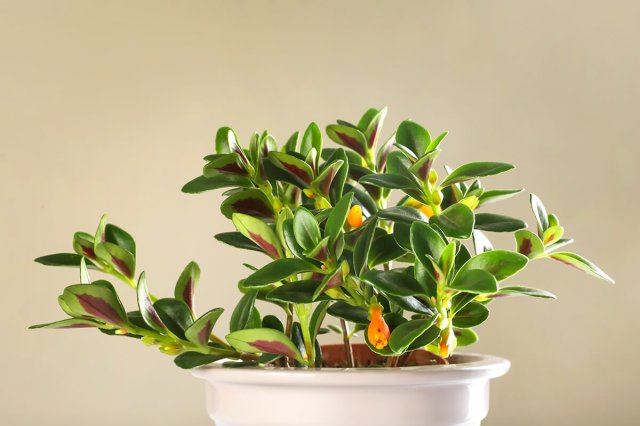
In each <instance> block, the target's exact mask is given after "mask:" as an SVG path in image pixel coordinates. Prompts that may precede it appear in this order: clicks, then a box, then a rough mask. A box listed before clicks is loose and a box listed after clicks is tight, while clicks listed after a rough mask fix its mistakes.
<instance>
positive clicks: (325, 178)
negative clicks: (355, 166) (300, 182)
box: [311, 160, 346, 198]
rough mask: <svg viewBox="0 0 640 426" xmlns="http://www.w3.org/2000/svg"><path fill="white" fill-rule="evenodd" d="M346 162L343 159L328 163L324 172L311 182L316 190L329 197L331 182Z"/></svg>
mask: <svg viewBox="0 0 640 426" xmlns="http://www.w3.org/2000/svg"><path fill="white" fill-rule="evenodd" d="M343 164H344V161H343V160H335V161H333V162H332V163H330V164H328V165H326V166H325V167H324V169H323V170H322V172H321V173H320V174H319V175H318V177H316V178H315V179H314V180H313V182H311V187H312V188H313V189H314V190H316V191H317V192H318V193H319V194H320V195H322V196H323V197H325V198H327V197H329V192H330V190H331V184H332V183H333V180H334V179H335V177H336V176H337V175H338V172H339V170H340V169H341V168H342V166H343ZM345 167H346V166H345Z"/></svg>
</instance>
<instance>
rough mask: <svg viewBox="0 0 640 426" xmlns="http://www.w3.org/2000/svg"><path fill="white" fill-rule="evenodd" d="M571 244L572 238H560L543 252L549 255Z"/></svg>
mask: <svg viewBox="0 0 640 426" xmlns="http://www.w3.org/2000/svg"><path fill="white" fill-rule="evenodd" d="M572 242H573V238H560V239H559V240H558V241H556V242H555V243H553V244H549V245H548V246H547V247H546V249H545V251H546V252H547V253H551V252H552V251H554V250H558V249H559V248H560V247H564V246H566V245H567V244H571V243H572Z"/></svg>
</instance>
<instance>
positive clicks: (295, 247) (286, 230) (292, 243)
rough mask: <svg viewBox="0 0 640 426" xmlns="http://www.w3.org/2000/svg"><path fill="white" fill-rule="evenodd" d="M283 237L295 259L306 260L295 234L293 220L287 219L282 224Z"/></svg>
mask: <svg viewBox="0 0 640 426" xmlns="http://www.w3.org/2000/svg"><path fill="white" fill-rule="evenodd" d="M282 236H283V239H284V242H285V244H286V246H287V247H288V248H289V251H291V253H292V254H293V255H294V256H295V257H297V258H299V259H305V258H306V256H305V255H304V249H303V248H302V246H301V245H300V244H298V241H296V237H295V235H294V233H293V219H285V221H284V222H283V223H282Z"/></svg>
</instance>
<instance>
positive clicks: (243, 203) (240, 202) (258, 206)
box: [220, 189, 275, 219]
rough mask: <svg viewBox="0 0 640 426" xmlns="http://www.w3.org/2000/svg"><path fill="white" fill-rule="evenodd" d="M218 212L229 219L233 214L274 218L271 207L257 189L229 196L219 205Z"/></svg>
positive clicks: (265, 197)
mask: <svg viewBox="0 0 640 426" xmlns="http://www.w3.org/2000/svg"><path fill="white" fill-rule="evenodd" d="M220 211H221V212H222V214H223V215H224V216H225V217H226V218H227V219H231V216H232V215H233V214H234V213H242V214H246V215H249V216H255V217H263V218H267V219H273V218H274V215H275V213H274V210H273V206H272V205H271V203H270V202H269V200H268V199H267V196H266V195H264V193H263V192H262V191H260V190H259V189H245V190H242V191H240V192H235V193H233V194H231V195H230V196H229V197H228V198H227V199H226V200H224V201H223V202H222V204H221V205H220Z"/></svg>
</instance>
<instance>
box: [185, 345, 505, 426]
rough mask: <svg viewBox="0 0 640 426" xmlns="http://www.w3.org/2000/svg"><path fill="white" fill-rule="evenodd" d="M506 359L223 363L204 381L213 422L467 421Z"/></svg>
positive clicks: (264, 425) (221, 425)
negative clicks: (311, 366) (298, 365)
mask: <svg viewBox="0 0 640 426" xmlns="http://www.w3.org/2000/svg"><path fill="white" fill-rule="evenodd" d="M509 367H510V363H509V361H507V360H506V359H502V358H498V357H494V356H487V355H475V354H460V355H458V356H457V364H451V365H429V366H419V367H401V368H351V369H349V368H345V369H342V368H323V369H320V370H302V369H285V368H269V369H257V368H222V367H221V366H219V365H211V366H207V367H201V368H197V369H195V370H193V375H194V376H195V377H197V378H200V379H203V380H205V381H206V402H207V411H208V413H209V416H210V417H211V418H212V419H213V420H214V421H215V424H216V425H217V426H359V425H367V426H382V425H385V426H454V425H460V426H463V425H464V426H471V425H480V422H481V421H482V419H484V418H485V417H486V415H487V412H488V409H489V380H490V379H493V378H495V377H500V376H502V375H503V374H505V373H506V372H507V370H509Z"/></svg>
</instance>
